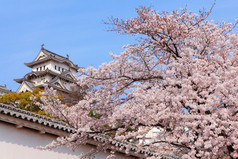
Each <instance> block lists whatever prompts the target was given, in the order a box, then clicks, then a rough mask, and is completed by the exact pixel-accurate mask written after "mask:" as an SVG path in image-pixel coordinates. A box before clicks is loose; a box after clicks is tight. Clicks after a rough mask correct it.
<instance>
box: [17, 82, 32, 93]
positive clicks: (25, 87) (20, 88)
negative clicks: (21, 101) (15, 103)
mask: <svg viewBox="0 0 238 159" xmlns="http://www.w3.org/2000/svg"><path fill="white" fill-rule="evenodd" d="M26 91H32V90H31V89H30V88H29V87H28V86H27V85H26V84H25V83H22V84H21V86H20V87H19V88H18V90H17V93H19V92H26Z"/></svg>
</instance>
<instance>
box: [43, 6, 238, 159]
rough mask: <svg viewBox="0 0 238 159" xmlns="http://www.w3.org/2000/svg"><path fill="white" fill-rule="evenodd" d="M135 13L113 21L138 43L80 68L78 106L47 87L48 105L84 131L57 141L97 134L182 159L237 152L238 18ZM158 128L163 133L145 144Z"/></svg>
mask: <svg viewBox="0 0 238 159" xmlns="http://www.w3.org/2000/svg"><path fill="white" fill-rule="evenodd" d="M136 11H137V13H138V16H137V17H135V18H132V19H129V20H123V19H119V18H111V19H109V21H108V22H107V24H110V25H112V28H111V30H112V31H116V32H118V33H119V34H129V35H133V36H136V37H138V38H137V42H136V44H133V45H127V46H124V51H123V52H122V53H120V54H119V55H114V54H111V56H112V58H113V59H112V61H111V62H109V63H103V64H102V65H101V66H100V67H99V68H94V67H88V68H86V69H83V68H81V69H80V70H79V72H80V76H79V77H78V82H77V85H78V86H80V87H81V88H87V90H86V95H85V96H84V98H83V99H82V100H81V101H79V103H78V104H76V105H74V106H72V107H65V106H64V105H62V104H61V103H60V102H59V101H57V100H56V99H54V98H53V99H51V98H50V97H51V96H54V95H55V92H54V91H53V90H50V89H49V90H47V91H46V94H48V98H46V97H43V98H44V99H42V100H43V101H44V102H45V103H46V105H47V106H42V108H44V109H45V111H46V112H47V113H50V115H52V116H55V117H57V118H58V119H60V120H63V121H67V123H68V124H69V125H70V126H72V127H73V128H75V130H76V132H77V134H79V132H80V135H76V136H75V135H72V136H71V137H69V138H60V139H58V140H57V142H56V143H54V144H52V145H51V147H54V146H55V145H62V144H65V145H69V146H71V147H77V146H78V145H80V144H83V143H85V142H86V140H87V137H88V135H89V134H93V135H103V136H107V138H108V140H109V141H114V140H118V141H123V142H124V141H126V142H128V147H129V145H130V143H131V144H134V145H137V147H138V149H140V148H145V147H148V148H150V149H151V150H155V152H157V153H158V156H160V155H163V154H165V153H168V152H171V151H172V152H174V153H176V154H177V155H178V156H182V157H183V158H204V159H207V158H222V157H228V158H229V157H230V158H238V100H237V99H238V36H237V34H235V33H233V29H234V27H235V25H236V23H234V24H230V23H226V22H222V23H215V22H213V21H208V20H207V17H208V15H209V14H210V13H211V11H206V10H201V11H199V14H195V13H192V12H189V11H187V9H181V10H179V11H172V12H157V11H155V10H153V9H151V8H145V7H141V8H138V9H136ZM152 128H158V129H161V132H159V133H157V135H155V136H154V137H153V140H150V141H151V142H141V140H143V141H146V135H147V134H148V133H149V132H150V130H151V129H152ZM139 136H140V137H139ZM128 151H129V150H128ZM128 153H129V152H128Z"/></svg>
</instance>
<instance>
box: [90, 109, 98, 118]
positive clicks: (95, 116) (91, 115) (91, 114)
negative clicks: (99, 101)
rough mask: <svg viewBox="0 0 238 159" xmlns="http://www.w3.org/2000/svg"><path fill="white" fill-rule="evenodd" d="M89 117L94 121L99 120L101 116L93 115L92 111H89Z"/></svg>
mask: <svg viewBox="0 0 238 159" xmlns="http://www.w3.org/2000/svg"><path fill="white" fill-rule="evenodd" d="M88 116H89V117H94V118H96V119H100V118H101V115H100V114H95V115H94V113H93V111H92V110H91V111H90V112H89V114H88Z"/></svg>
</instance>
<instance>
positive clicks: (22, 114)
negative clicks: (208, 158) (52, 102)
mask: <svg viewBox="0 0 238 159" xmlns="http://www.w3.org/2000/svg"><path fill="white" fill-rule="evenodd" d="M0 114H4V115H7V116H11V117H14V118H18V119H22V120H26V121H30V122H32V123H36V124H40V125H43V126H47V127H49V128H53V129H57V130H61V131H64V132H67V133H73V132H75V130H74V129H73V128H71V127H69V126H68V125H67V124H66V123H65V122H62V121H59V120H56V119H52V118H49V117H45V116H42V115H39V114H36V113H33V112H29V111H26V110H22V109H19V108H16V107H14V106H12V105H7V104H2V103H0ZM88 138H89V139H92V140H94V141H96V142H106V141H108V137H107V136H99V135H92V134H89V135H88ZM110 143H111V145H113V146H116V147H120V148H121V147H124V148H126V146H127V145H128V144H130V147H131V151H132V152H137V148H136V146H135V145H133V144H131V143H127V142H121V141H117V140H113V141H111V142H110ZM139 153H140V155H142V156H144V157H145V156H156V155H155V152H153V151H150V150H148V149H141V150H140V151H139ZM162 159H179V157H175V156H171V155H164V156H163V157H162Z"/></svg>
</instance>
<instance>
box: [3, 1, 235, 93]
mask: <svg viewBox="0 0 238 159" xmlns="http://www.w3.org/2000/svg"><path fill="white" fill-rule="evenodd" d="M212 3H213V1H212V0H0V58H1V61H0V68H1V69H0V85H4V84H6V85H7V88H9V89H11V90H13V91H16V90H17V88H18V87H19V84H18V83H16V82H14V81H13V79H14V78H22V77H23V76H24V75H25V74H26V73H28V72H30V71H31V69H30V68H28V67H26V66H25V65H24V62H31V61H32V60H33V59H34V58H35V57H36V56H37V54H38V53H39V51H40V47H41V44H43V43H44V44H45V48H46V49H48V50H50V51H53V52H55V53H58V54H60V55H63V56H66V54H69V56H70V59H71V60H72V61H73V62H74V63H76V64H78V65H79V66H82V67H88V66H94V67H98V66H99V65H100V64H101V63H103V62H108V61H110V59H111V58H110V56H109V52H113V53H115V54H119V53H120V52H121V51H122V46H123V45H126V44H133V43H134V40H133V39H132V38H131V37H128V36H126V35H117V34H116V33H115V32H107V31H106V30H107V27H108V26H106V25H104V24H103V21H106V20H107V17H110V16H114V17H119V18H131V17H134V16H136V12H135V8H136V7H138V6H150V5H152V6H153V8H154V9H156V10H160V11H162V10H165V11H171V10H174V9H179V8H184V7H185V5H186V4H187V5H188V9H189V10H191V11H194V12H197V11H198V10H199V9H200V8H203V7H205V8H210V6H211V5H212ZM236 18H238V0H217V4H216V6H215V8H214V10H213V13H212V15H211V16H210V17H209V19H213V20H215V21H222V20H225V21H228V22H234V19H236Z"/></svg>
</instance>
